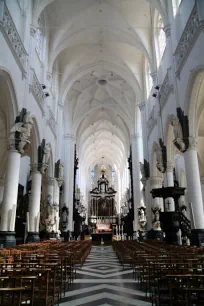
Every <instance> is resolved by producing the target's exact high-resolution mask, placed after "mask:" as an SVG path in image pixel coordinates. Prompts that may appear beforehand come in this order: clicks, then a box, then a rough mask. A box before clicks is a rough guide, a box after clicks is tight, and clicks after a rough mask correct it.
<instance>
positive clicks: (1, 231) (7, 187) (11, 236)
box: [0, 146, 21, 247]
mask: <svg viewBox="0 0 204 306" xmlns="http://www.w3.org/2000/svg"><path fill="white" fill-rule="evenodd" d="M13 147H14V146H11V147H10V150H9V152H8V160H7V169H6V177H5V184H4V195H3V202H2V204H1V223H0V244H3V245H4V246H5V247H12V246H15V245H16V239H15V232H14V230H15V220H16V205H17V197H18V181H19V173H20V161H21V154H20V153H19V152H18V151H17V150H15V149H14V148H13Z"/></svg>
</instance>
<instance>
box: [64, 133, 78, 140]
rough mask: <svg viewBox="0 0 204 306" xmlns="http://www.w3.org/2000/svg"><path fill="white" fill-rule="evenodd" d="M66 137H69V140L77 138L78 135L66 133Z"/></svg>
mask: <svg viewBox="0 0 204 306" xmlns="http://www.w3.org/2000/svg"><path fill="white" fill-rule="evenodd" d="M64 139H68V140H74V141H75V140H76V137H75V136H74V135H72V134H65V135H64Z"/></svg>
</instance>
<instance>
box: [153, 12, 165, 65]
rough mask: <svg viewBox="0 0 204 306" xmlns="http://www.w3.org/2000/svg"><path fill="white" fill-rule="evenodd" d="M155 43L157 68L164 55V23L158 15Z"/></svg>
mask: <svg viewBox="0 0 204 306" xmlns="http://www.w3.org/2000/svg"><path fill="white" fill-rule="evenodd" d="M155 36H156V37H155V43H156V55H157V66H159V64H160V61H161V58H162V56H163V54H164V50H165V48H166V34H165V32H164V23H163V20H162V17H161V15H160V14H158V16H157V19H156V33H155Z"/></svg>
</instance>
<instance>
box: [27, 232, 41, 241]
mask: <svg viewBox="0 0 204 306" xmlns="http://www.w3.org/2000/svg"><path fill="white" fill-rule="evenodd" d="M26 242H27V243H32V242H40V237H39V233H38V232H28V236H27V239H26Z"/></svg>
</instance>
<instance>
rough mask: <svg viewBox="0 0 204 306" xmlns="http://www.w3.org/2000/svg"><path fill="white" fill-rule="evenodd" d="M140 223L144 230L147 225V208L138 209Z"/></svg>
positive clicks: (141, 228)
mask: <svg viewBox="0 0 204 306" xmlns="http://www.w3.org/2000/svg"><path fill="white" fill-rule="evenodd" d="M138 221H139V225H140V230H142V231H143V230H144V229H145V226H146V224H147V216H146V207H144V206H141V207H139V208H138Z"/></svg>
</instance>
